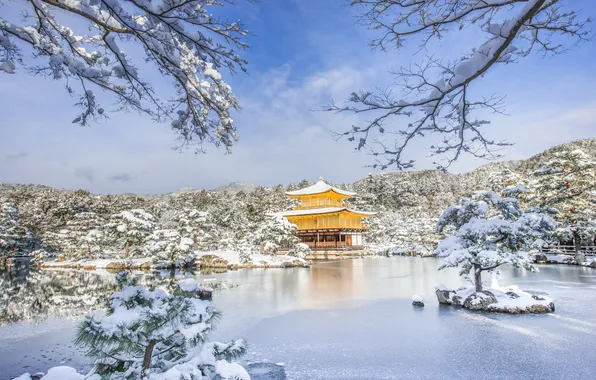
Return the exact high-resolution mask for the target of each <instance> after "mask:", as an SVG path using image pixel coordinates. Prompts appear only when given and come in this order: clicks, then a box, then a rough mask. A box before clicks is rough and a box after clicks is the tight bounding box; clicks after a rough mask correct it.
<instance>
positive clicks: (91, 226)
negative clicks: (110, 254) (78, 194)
mask: <svg viewBox="0 0 596 380" xmlns="http://www.w3.org/2000/svg"><path fill="white" fill-rule="evenodd" d="M104 225H105V221H104V220H103V218H100V217H99V216H98V215H97V214H95V213H94V212H81V213H78V214H75V215H74V217H73V218H72V219H71V220H69V221H68V222H66V227H65V228H63V229H62V230H60V232H59V234H58V238H59V239H61V241H60V243H61V245H62V246H63V250H62V251H61V252H62V253H64V254H65V255H66V256H67V257H69V258H72V259H82V258H91V257H93V256H95V255H97V254H98V253H100V252H101V248H102V244H103V238H104V232H103V230H102V229H103V227H104Z"/></svg>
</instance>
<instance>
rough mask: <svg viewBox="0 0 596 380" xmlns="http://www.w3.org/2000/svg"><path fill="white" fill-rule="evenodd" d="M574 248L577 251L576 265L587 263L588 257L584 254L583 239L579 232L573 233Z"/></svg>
mask: <svg viewBox="0 0 596 380" xmlns="http://www.w3.org/2000/svg"><path fill="white" fill-rule="evenodd" d="M573 248H574V249H575V263H576V264H582V263H583V262H584V261H586V255H585V254H584V253H583V252H582V244H581V237H580V236H579V232H578V231H573Z"/></svg>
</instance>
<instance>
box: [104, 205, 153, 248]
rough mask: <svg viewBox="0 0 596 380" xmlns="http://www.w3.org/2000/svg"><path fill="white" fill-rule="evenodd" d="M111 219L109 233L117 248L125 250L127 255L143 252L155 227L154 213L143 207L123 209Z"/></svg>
mask: <svg viewBox="0 0 596 380" xmlns="http://www.w3.org/2000/svg"><path fill="white" fill-rule="evenodd" d="M110 219H111V220H110V222H109V223H108V225H107V227H108V234H109V235H110V237H111V238H112V239H113V241H114V242H115V243H116V249H117V250H124V252H125V256H126V257H130V255H131V254H135V253H139V252H141V251H142V248H143V246H144V245H145V243H146V239H147V238H148V237H149V236H150V235H151V234H152V233H153V230H154V229H155V223H154V218H153V215H151V214H149V213H148V212H146V211H145V210H142V209H134V210H130V211H122V212H120V213H118V214H115V215H112V217H111V218H110Z"/></svg>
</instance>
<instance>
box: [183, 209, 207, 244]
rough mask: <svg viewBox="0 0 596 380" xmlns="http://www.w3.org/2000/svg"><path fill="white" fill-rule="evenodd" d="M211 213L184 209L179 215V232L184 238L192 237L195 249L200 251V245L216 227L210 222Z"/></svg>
mask: <svg viewBox="0 0 596 380" xmlns="http://www.w3.org/2000/svg"><path fill="white" fill-rule="evenodd" d="M209 219H210V216H209V213H208V212H206V211H199V210H196V209H184V210H182V212H180V213H179V214H178V218H177V220H178V231H179V233H180V235H182V236H184V237H190V238H191V239H192V241H193V249H194V250H195V251H196V250H197V249H199V243H200V242H201V241H202V240H203V239H205V237H206V236H207V234H208V233H209V230H211V229H212V228H213V227H214V226H213V224H212V223H211V222H209V221H208V220H209Z"/></svg>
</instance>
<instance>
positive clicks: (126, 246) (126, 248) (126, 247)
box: [124, 241, 128, 257]
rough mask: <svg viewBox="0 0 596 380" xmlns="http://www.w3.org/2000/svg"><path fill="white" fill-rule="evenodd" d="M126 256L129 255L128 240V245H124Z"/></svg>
mask: <svg viewBox="0 0 596 380" xmlns="http://www.w3.org/2000/svg"><path fill="white" fill-rule="evenodd" d="M124 257H128V241H127V242H126V245H125V246H124Z"/></svg>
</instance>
